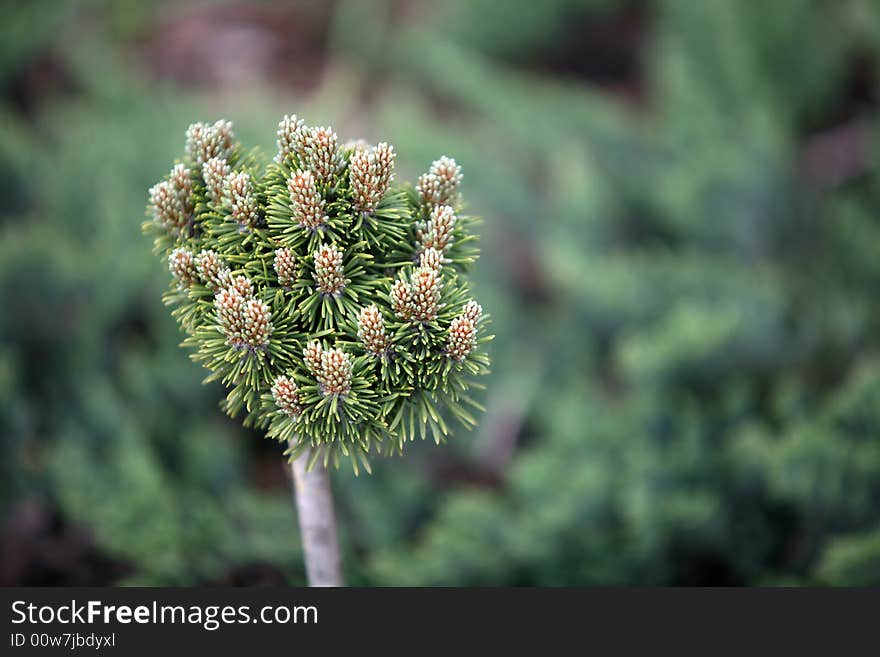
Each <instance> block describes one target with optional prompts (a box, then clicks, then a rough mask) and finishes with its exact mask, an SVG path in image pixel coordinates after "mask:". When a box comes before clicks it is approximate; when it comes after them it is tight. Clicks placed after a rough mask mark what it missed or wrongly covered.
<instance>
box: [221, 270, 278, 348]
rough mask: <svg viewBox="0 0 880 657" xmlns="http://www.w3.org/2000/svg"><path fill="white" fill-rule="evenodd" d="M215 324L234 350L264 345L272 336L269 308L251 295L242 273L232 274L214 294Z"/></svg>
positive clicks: (250, 284)
mask: <svg viewBox="0 0 880 657" xmlns="http://www.w3.org/2000/svg"><path fill="white" fill-rule="evenodd" d="M214 307H215V309H216V312H217V323H218V324H219V326H220V328H221V329H222V330H223V333H224V335H226V340H227V341H228V343H229V344H230V345H231V346H233V347H235V348H237V349H244V348H250V349H260V348H262V347H265V346H266V344H267V343H268V342H269V337H270V336H271V335H272V330H273V327H272V311H271V310H270V309H269V306H268V305H267V304H266V303H264V302H262V301H260V300H259V299H257V298H256V297H255V296H254V288H253V284H252V283H251V281H250V280H248V278H246V277H245V276H236V277H235V278H234V279H232V281H231V282H230V283H229V285H227V286H226V287H224V288H222V289H221V290H220V291H219V292H218V293H217V295H216V296H215V297H214Z"/></svg>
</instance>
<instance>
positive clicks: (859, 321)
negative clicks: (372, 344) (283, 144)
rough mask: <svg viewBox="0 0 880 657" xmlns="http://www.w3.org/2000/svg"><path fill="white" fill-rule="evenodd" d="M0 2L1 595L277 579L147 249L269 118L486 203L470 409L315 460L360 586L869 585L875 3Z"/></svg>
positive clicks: (255, 482) (284, 522)
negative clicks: (174, 188)
mask: <svg viewBox="0 0 880 657" xmlns="http://www.w3.org/2000/svg"><path fill="white" fill-rule="evenodd" d="M0 7H2V18H0V199H2V202H0V436H2V441H0V509H2V512H0V523H2V537H0V583H2V584H28V585H29V584H52V585H73V584H147V585H168V584H176V585H196V584H283V583H289V584H302V583H304V573H303V566H302V555H301V552H300V548H299V544H298V538H297V534H296V518H295V515H294V511H293V505H292V501H291V498H290V482H289V479H288V476H287V474H286V471H285V468H284V465H283V461H282V455H281V452H282V450H281V448H280V446H278V445H276V444H274V443H273V442H271V441H269V440H267V439H265V438H264V437H262V436H261V435H259V434H258V433H256V432H252V431H249V430H246V429H243V428H242V427H241V426H240V424H239V423H238V422H237V421H233V420H229V419H227V418H225V417H224V415H223V414H222V413H221V412H220V411H219V409H218V404H217V401H218V399H219V398H220V396H221V390H220V389H219V388H218V386H217V385H209V386H204V385H201V379H202V377H203V375H204V372H203V371H201V370H200V369H199V368H198V367H197V366H196V365H194V364H193V363H191V362H190V361H189V359H188V358H187V355H186V354H185V353H184V352H183V351H181V350H180V349H179V348H178V346H177V345H178V343H179V341H180V339H181V335H180V334H179V332H178V329H177V327H176V326H175V324H174V322H173V321H172V319H171V318H170V317H169V315H168V313H167V312H166V310H165V309H164V308H163V306H162V304H161V302H160V295H161V292H162V291H163V290H164V289H165V286H166V285H167V281H168V274H167V271H165V267H164V265H163V264H162V263H160V262H159V261H158V260H156V258H154V257H153V255H152V254H151V242H150V240H149V239H148V238H146V237H143V236H142V235H141V233H140V224H141V222H142V220H143V219H144V214H145V206H146V200H147V198H146V190H147V188H148V187H149V186H150V185H151V184H152V183H153V182H155V181H156V180H158V179H160V178H161V177H162V176H163V175H164V174H165V173H166V171H167V170H168V168H169V166H170V164H171V162H172V161H173V159H174V158H175V157H177V156H179V155H180V154H181V153H182V148H183V133H184V130H185V128H186V126H187V125H188V124H189V123H190V122H193V121H196V120H214V119H216V118H219V117H225V118H229V119H231V120H233V121H234V122H235V124H236V129H237V133H238V135H239V136H240V137H241V139H242V141H243V142H244V143H246V144H252V145H258V146H260V147H262V149H263V150H264V152H266V153H269V154H271V153H272V152H273V149H274V144H273V140H274V129H275V125H276V122H277V121H278V119H279V118H280V117H281V115H283V114H285V113H288V112H296V113H297V114H299V115H301V116H303V117H304V118H305V119H306V120H307V121H308V122H310V123H316V124H326V123H330V124H332V125H333V126H334V128H335V129H336V130H337V132H339V134H340V138H342V139H346V138H354V137H365V138H367V139H370V140H374V141H375V140H380V139H382V140H388V141H390V142H392V143H393V144H394V145H395V146H396V149H397V152H398V154H399V159H398V175H399V177H401V178H404V179H409V180H412V179H415V177H416V176H417V175H418V174H419V173H420V172H421V171H423V170H425V169H426V168H427V166H428V165H429V164H430V162H431V160H432V159H434V158H436V157H438V156H439V155H441V154H447V155H450V156H453V157H455V158H456V159H457V160H458V162H459V163H460V164H461V165H462V166H463V168H464V172H465V181H464V185H463V191H464V194H465V198H466V200H467V201H468V203H469V206H470V210H471V211H472V212H473V213H475V214H479V215H482V216H483V217H484V218H485V225H484V229H483V235H482V242H481V245H482V249H483V258H482V260H481V261H480V263H479V264H478V266H477V268H476V271H475V278H476V293H477V296H478V298H479V299H480V300H481V301H482V303H483V305H484V306H485V307H486V308H487V310H488V311H489V312H491V314H492V315H493V318H494V325H493V329H494V333H496V334H497V338H496V340H495V342H494V343H493V345H492V354H493V358H494V373H493V375H492V377H491V380H490V381H488V384H489V388H488V392H487V393H486V395H485V396H484V402H485V405H486V406H487V412H486V414H485V417H484V418H483V421H482V424H481V426H480V428H479V430H478V431H475V432H473V433H466V432H460V433H458V434H456V435H455V436H454V437H453V438H452V439H451V440H450V441H449V444H448V445H447V446H445V447H443V448H437V447H435V446H434V445H433V444H415V445H413V446H412V449H410V450H409V451H408V453H407V454H406V455H405V457H403V458H401V459H394V460H390V461H377V462H376V464H375V474H374V475H373V476H361V477H359V478H356V477H354V476H353V475H352V474H351V473H350V472H348V471H339V472H338V473H336V474H334V475H333V477H334V487H335V493H336V496H337V504H338V514H339V517H340V522H341V525H342V531H343V536H342V538H343V543H344V558H345V569H346V577H347V579H348V581H349V582H350V583H352V584H371V585H439V584H445V585H483V584H503V585H617V584H624V585H636V584H638V585H661V584H670V585H684V584H731V585H743V584H751V585H776V584H784V585H800V584H810V585H815V584H824V585H880V306H878V295H880V163H878V157H877V155H878V146H880V122H878V113H877V109H878V103H880V3H878V2H875V1H871V0H840V1H837V2H828V1H823V0H773V1H772V2H767V1H766V0H742V1H738V2H729V1H728V0H701V1H699V2H694V1H690V0H653V1H649V2H634V1H630V0H543V1H542V2H507V1H503V0H450V1H447V2H430V1H427V0H426V1H418V0H396V1H386V2H367V1H364V0H348V1H344V0H338V1H335V2H317V1H314V2H243V1H241V2H234V1H233V2H205V1H202V2H192V1H189V2H170V1H168V2H152V3H148V2H140V1H136V0H128V1H113V2H110V1H99V0H93V1H83V2H76V3H73V2H64V1H60V0H59V1H54V0H52V1H48V0H28V1H24V0H5V1H4V2H2V4H0Z"/></svg>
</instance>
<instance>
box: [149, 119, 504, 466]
mask: <svg viewBox="0 0 880 657" xmlns="http://www.w3.org/2000/svg"><path fill="white" fill-rule="evenodd" d="M276 141H277V147H278V150H277V153H276V154H275V157H274V160H273V161H272V162H271V163H266V162H262V161H261V160H260V157H259V155H257V154H246V153H245V152H244V151H243V150H242V148H241V145H240V144H238V143H237V142H236V141H235V138H234V134H233V130H232V125H231V124H230V123H229V122H228V121H222V120H221V121H216V122H213V123H195V124H193V125H191V126H190V127H189V128H188V129H187V131H186V155H185V158H184V160H183V163H181V164H177V165H175V166H174V168H173V169H172V170H171V171H170V173H169V174H168V175H167V176H166V177H165V179H164V180H163V181H162V182H159V183H157V184H156V185H154V186H153V187H152V188H151V189H150V194H149V208H150V211H151V213H152V216H153V219H152V221H151V222H147V224H145V229H147V230H148V231H149V232H152V233H153V234H154V235H155V236H156V249H157V251H158V252H160V253H162V254H163V256H164V257H166V258H167V266H168V270H169V271H170V272H171V275H172V277H173V281H174V282H173V285H172V286H171V288H170V289H169V291H168V292H167V293H166V296H165V300H166V303H168V304H173V305H175V306H177V308H176V309H175V311H174V316H175V317H176V318H177V320H178V321H179V322H180V324H181V326H182V328H183V329H184V330H186V331H187V333H188V334H189V335H188V337H187V339H186V341H185V343H184V344H185V345H186V346H191V347H194V348H195V349H196V350H197V353H196V356H195V358H196V359H197V360H199V361H200V362H202V363H203V364H204V365H205V366H206V367H208V368H209V369H211V370H212V371H213V372H214V375H213V378H215V379H217V380H219V381H221V382H222V383H223V385H225V386H227V387H228V388H229V394H228V395H227V398H226V402H225V407H226V410H227V412H228V413H229V414H230V415H236V414H237V413H240V412H245V413H246V417H245V423H246V424H248V425H253V426H256V427H259V428H262V429H266V430H267V432H268V434H269V435H270V436H272V437H273V438H276V439H278V440H281V441H285V442H287V443H288V445H289V446H290V452H289V453H290V454H291V457H294V456H295V455H297V454H299V453H301V452H302V450H304V449H305V448H306V447H310V448H313V449H314V450H317V452H318V453H323V455H324V457H325V459H324V462H325V463H326V462H327V457H328V456H331V457H332V458H333V459H334V462H337V460H338V458H339V457H340V455H344V456H346V457H350V458H352V459H353V460H355V468H357V463H359V462H361V461H359V460H357V459H361V460H363V459H364V457H365V456H366V455H367V454H368V453H370V452H371V451H374V450H376V449H378V447H379V445H380V444H381V445H382V450H383V451H386V450H387V451H386V453H394V452H399V451H401V450H402V449H403V445H404V442H405V441H407V440H409V439H410V438H411V437H413V436H414V435H417V434H421V435H422V437H425V436H432V437H433V438H435V439H436V440H438V441H439V440H440V439H441V438H442V435H444V434H445V433H446V432H447V428H446V424H445V421H444V419H443V417H442V415H443V414H444V412H446V414H447V417H450V418H452V417H454V418H457V419H458V420H460V421H461V422H462V423H464V424H466V425H470V426H473V425H474V423H475V420H473V419H472V414H471V413H470V412H469V410H466V409H467V407H470V408H478V405H477V404H476V402H475V401H473V400H472V399H471V398H470V397H469V396H468V395H467V394H466V391H467V390H468V387H469V386H470V385H472V384H473V383H474V378H475V377H477V376H481V375H484V374H486V373H487V372H488V366H489V359H488V356H487V355H486V354H485V352H482V351H480V350H478V345H480V344H481V343H483V342H485V341H486V340H488V339H489V338H488V336H485V335H484V334H483V332H484V326H483V324H485V323H486V320H484V319H483V313H482V308H481V307H480V305H479V304H478V303H477V302H476V301H472V300H470V299H471V295H470V290H469V286H468V283H467V278H466V273H467V270H468V267H469V266H470V265H471V264H472V263H473V262H474V261H475V260H476V258H477V257H478V253H479V252H478V250H477V249H476V248H475V246H474V245H473V243H474V241H475V240H474V237H475V236H474V235H473V234H472V233H471V229H472V228H473V227H474V226H475V225H476V223H477V222H476V220H475V219H474V218H473V217H469V216H467V215H465V214H461V211H462V205H461V199H460V194H459V185H460V183H461V179H462V175H461V168H460V167H459V166H458V164H457V163H456V162H455V160H453V159H451V158H448V157H445V156H444V157H441V158H439V159H437V160H435V161H434V162H433V163H432V164H431V166H430V169H429V170H428V172H427V173H425V174H424V175H422V176H421V177H420V178H419V179H418V183H417V184H416V185H415V186H413V185H408V184H406V183H404V184H400V183H398V182H397V181H396V180H395V171H394V167H395V159H396V154H395V150H394V148H393V147H392V146H391V145H389V144H388V143H386V142H380V143H378V144H375V145H370V144H367V143H365V142H362V141H356V142H348V143H345V144H343V145H340V143H339V139H338V137H337V135H336V132H334V131H333V129H331V128H330V127H320V126H318V127H316V126H309V125H307V124H306V123H305V122H304V121H303V120H302V119H300V118H299V117H297V116H296V115H293V114H290V115H286V116H284V118H283V119H282V120H281V122H280V123H279V124H278V127H277V131H276ZM355 452H357V454H355ZM363 463H364V464H366V461H363ZM367 467H368V464H367Z"/></svg>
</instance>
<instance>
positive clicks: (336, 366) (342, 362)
mask: <svg viewBox="0 0 880 657" xmlns="http://www.w3.org/2000/svg"><path fill="white" fill-rule="evenodd" d="M303 361H304V362H305V363H306V367H308V368H309V371H310V372H311V373H312V374H313V375H314V376H315V379H316V380H317V381H318V385H319V386H320V387H321V394H322V395H324V396H325V397H329V396H334V395H335V396H337V397H338V396H343V395H347V394H348V393H349V391H350V390H351V372H352V362H351V356H350V355H349V354H347V353H345V352H344V351H342V350H341V349H337V348H334V349H324V348H323V347H322V346H321V343H320V342H318V341H317V340H315V341H313V342H310V343H309V344H308V345H307V346H306V348H305V350H304V352H303Z"/></svg>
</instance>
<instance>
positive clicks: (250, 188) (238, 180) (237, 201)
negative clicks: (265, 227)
mask: <svg viewBox="0 0 880 657" xmlns="http://www.w3.org/2000/svg"><path fill="white" fill-rule="evenodd" d="M224 197H225V200H226V202H227V203H228V204H229V210H230V214H231V215H232V218H233V219H235V220H236V221H237V222H238V223H239V225H240V226H241V227H242V228H243V229H247V228H256V227H257V225H258V223H259V221H260V211H259V206H258V204H257V196H256V193H255V192H254V184H253V182H252V181H251V176H250V174H249V173H247V172H246V171H241V172H239V173H234V174H231V175H230V176H229V177H228V178H226V189H225V194H224Z"/></svg>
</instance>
